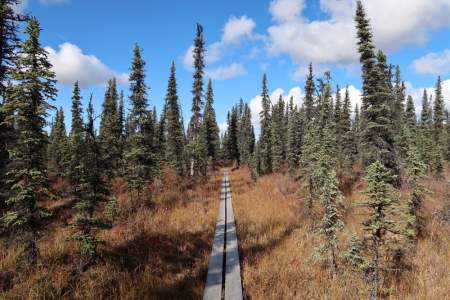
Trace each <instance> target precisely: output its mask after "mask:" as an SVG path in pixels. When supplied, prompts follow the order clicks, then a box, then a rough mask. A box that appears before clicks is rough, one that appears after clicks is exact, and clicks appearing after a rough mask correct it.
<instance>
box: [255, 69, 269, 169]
mask: <svg viewBox="0 0 450 300" xmlns="http://www.w3.org/2000/svg"><path fill="white" fill-rule="evenodd" d="M261 102H262V111H261V112H260V113H259V119H260V123H261V132H260V136H259V144H258V147H259V148H258V150H259V153H258V154H259V156H260V157H259V160H260V172H259V173H260V174H261V175H264V174H267V173H270V172H272V115H271V113H270V111H271V106H272V103H271V102H270V97H269V90H268V87H267V76H266V74H264V75H263V79H262V92H261Z"/></svg>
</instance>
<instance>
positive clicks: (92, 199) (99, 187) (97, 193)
mask: <svg viewBox="0 0 450 300" xmlns="http://www.w3.org/2000/svg"><path fill="white" fill-rule="evenodd" d="M94 118H95V117H94V109H93V105H92V95H91V97H90V100H89V104H88V108H87V123H86V124H85V126H84V131H85V134H84V139H83V156H82V159H81V161H80V167H79V169H80V175H81V176H80V181H79V183H78V184H79V186H78V190H79V191H80V198H79V199H78V201H77V202H76V204H75V209H76V210H77V214H76V215H75V220H74V223H73V227H74V228H75V229H76V230H77V231H76V233H75V234H74V235H73V236H72V239H73V240H75V241H77V242H78V243H79V245H80V252H81V258H80V264H79V269H80V271H81V272H83V271H84V270H85V269H86V268H87V267H89V266H90V265H91V264H93V263H94V262H95V261H96V259H97V258H99V256H100V248H99V247H100V245H101V244H102V241H101V239H99V238H98V237H97V236H96V234H95V231H94V230H95V229H96V228H102V227H104V224H103V222H102V221H101V220H99V219H96V218H95V217H94V211H95V209H96V207H97V206H98V204H99V203H100V202H101V201H103V200H104V198H105V194H106V187H105V184H104V182H103V180H102V173H103V172H102V169H101V167H102V166H101V165H102V158H101V147H100V143H99V141H98V138H97V136H96V133H95V129H94Z"/></svg>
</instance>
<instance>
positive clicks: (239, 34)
mask: <svg viewBox="0 0 450 300" xmlns="http://www.w3.org/2000/svg"><path fill="white" fill-rule="evenodd" d="M255 26H256V24H255V22H254V21H253V20H252V19H251V18H248V17H247V16H241V17H239V18H237V17H235V16H231V17H230V18H229V19H228V21H227V23H225V26H224V28H223V31H222V37H221V39H220V40H219V41H218V42H214V43H212V44H210V45H209V46H208V47H207V50H206V54H205V62H206V63H207V64H210V63H214V62H216V61H218V60H219V59H220V58H222V55H223V52H224V51H225V50H226V49H227V48H228V47H229V46H230V45H233V44H238V43H240V42H241V41H242V40H244V39H246V38H247V39H251V38H253V37H254V34H253V29H254V28H255ZM193 50H194V46H192V45H191V46H190V47H189V48H188V49H187V50H186V52H185V53H184V55H183V65H184V67H185V68H186V69H187V70H192V68H193V64H194V58H193Z"/></svg>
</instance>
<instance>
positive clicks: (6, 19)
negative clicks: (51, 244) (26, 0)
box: [0, 0, 26, 210]
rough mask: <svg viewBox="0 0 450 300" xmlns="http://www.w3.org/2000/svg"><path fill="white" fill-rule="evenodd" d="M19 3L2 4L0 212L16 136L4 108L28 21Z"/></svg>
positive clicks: (0, 9) (0, 49)
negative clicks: (20, 35) (23, 25)
mask: <svg viewBox="0 0 450 300" xmlns="http://www.w3.org/2000/svg"><path fill="white" fill-rule="evenodd" d="M19 3H20V1H19V0H3V1H1V3H0V28H1V30H0V210H2V209H3V208H4V206H5V204H4V201H5V199H6V197H7V194H8V193H9V188H8V186H7V184H6V182H5V172H6V167H7V165H8V161H9V154H8V151H7V148H10V147H12V143H13V142H14V135H15V130H14V127H13V126H9V125H8V124H7V122H5V118H6V110H4V109H2V106H3V105H4V104H5V103H6V101H7V97H8V95H7V90H8V88H9V86H10V85H11V71H10V69H11V67H12V66H13V65H14V63H15V60H16V59H17V55H16V50H17V47H18V46H19V38H18V30H19V26H20V24H21V22H22V21H24V20H25V19H26V16H24V15H22V14H20V13H17V10H16V9H15V7H16V5H17V4H19ZM8 144H9V146H8Z"/></svg>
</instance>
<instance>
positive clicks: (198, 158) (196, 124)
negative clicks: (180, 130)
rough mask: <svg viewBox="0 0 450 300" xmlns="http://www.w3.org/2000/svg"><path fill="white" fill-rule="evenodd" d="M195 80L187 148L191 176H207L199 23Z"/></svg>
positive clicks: (201, 49)
mask: <svg viewBox="0 0 450 300" xmlns="http://www.w3.org/2000/svg"><path fill="white" fill-rule="evenodd" d="M193 52H194V53H193V56H194V68H195V71H194V82H193V86H192V95H193V98H192V109H191V112H192V116H191V119H190V121H189V125H188V132H187V140H188V141H187V148H188V152H189V160H190V176H191V177H198V176H205V175H206V174H205V172H204V171H203V170H206V166H205V163H206V160H207V159H206V157H204V154H205V153H203V152H204V151H203V148H205V145H204V144H205V141H204V140H203V138H204V137H205V135H202V134H201V131H202V107H203V100H202V99H203V73H204V71H203V69H204V67H205V63H204V57H205V41H204V39H203V27H202V26H201V25H200V24H197V34H196V37H195V40H194V51H193Z"/></svg>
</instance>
